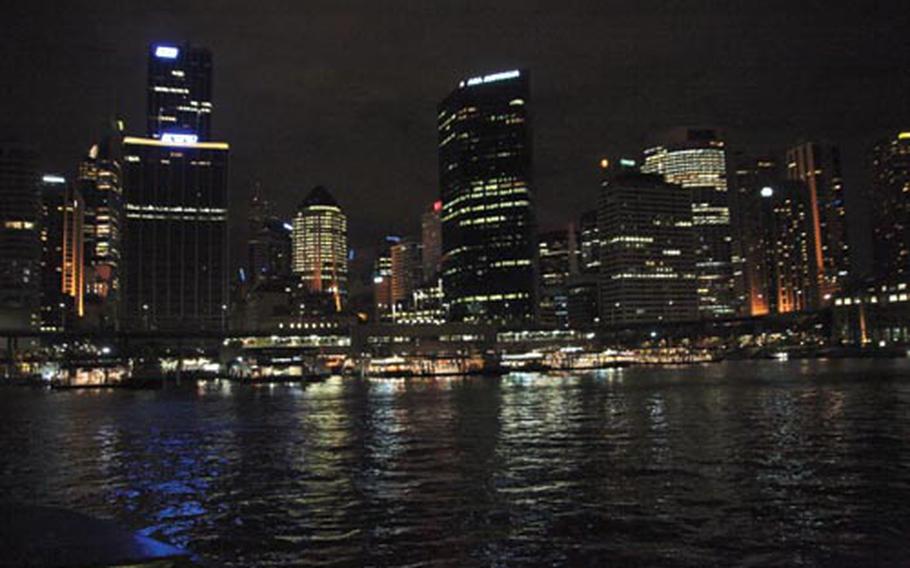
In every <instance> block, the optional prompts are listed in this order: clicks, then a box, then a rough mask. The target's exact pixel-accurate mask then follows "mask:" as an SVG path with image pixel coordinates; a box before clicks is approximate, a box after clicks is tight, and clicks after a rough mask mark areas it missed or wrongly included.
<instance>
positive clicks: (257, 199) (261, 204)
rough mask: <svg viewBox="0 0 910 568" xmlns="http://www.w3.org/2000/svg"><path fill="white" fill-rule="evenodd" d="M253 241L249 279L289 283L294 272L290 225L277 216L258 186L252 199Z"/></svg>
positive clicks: (253, 282)
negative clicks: (292, 270)
mask: <svg viewBox="0 0 910 568" xmlns="http://www.w3.org/2000/svg"><path fill="white" fill-rule="evenodd" d="M249 223H250V240H249V243H248V246H247V253H248V259H247V271H248V273H247V274H246V279H247V281H248V282H249V283H250V285H256V284H258V283H260V282H263V281H272V280H276V281H281V282H286V281H287V279H288V278H289V277H290V275H291V224H290V222H288V221H284V220H282V219H279V218H278V217H276V216H275V215H274V214H273V213H272V210H271V206H270V204H269V202H268V201H266V200H265V199H264V198H263V197H262V195H261V194H260V193H259V189H258V187H257V189H256V192H255V193H254V195H253V199H252V201H251V202H250V217H249Z"/></svg>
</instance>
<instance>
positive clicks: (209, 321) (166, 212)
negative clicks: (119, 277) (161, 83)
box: [123, 137, 228, 330]
mask: <svg viewBox="0 0 910 568" xmlns="http://www.w3.org/2000/svg"><path fill="white" fill-rule="evenodd" d="M123 154H124V156H123V160H124V161H123V176H124V190H125V193H124V197H125V198H126V227H125V230H124V244H125V247H124V248H125V252H126V258H125V266H126V273H125V278H124V280H125V291H126V293H125V306H124V316H125V318H126V323H127V325H128V326H129V327H132V328H133V329H137V328H138V329H184V330H185V329H220V328H221V327H222V326H223V325H224V323H225V321H226V320H225V318H226V317H227V313H226V310H227V303H228V254H227V244H228V243H227V175H228V171H227V165H228V145H227V144H225V143H221V142H196V143H190V142H183V143H176V142H166V141H165V140H154V139H151V138H133V137H126V138H125V139H124V143H123Z"/></svg>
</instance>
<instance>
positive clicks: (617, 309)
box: [598, 166, 698, 325]
mask: <svg viewBox="0 0 910 568" xmlns="http://www.w3.org/2000/svg"><path fill="white" fill-rule="evenodd" d="M692 217H693V210H692V190H691V189H689V188H685V187H680V186H678V185H675V184H670V183H667V182H665V181H664V180H663V179H662V178H661V177H660V176H657V175H648V174H642V173H639V172H637V171H635V170H634V169H633V168H623V167H622V166H618V167H610V168H609V169H607V170H605V176H604V180H603V182H602V185H601V192H600V201H599V207H598V223H599V225H600V234H601V249H600V258H601V263H602V264H601V272H600V286H599V287H600V309H601V322H602V323H604V324H606V325H619V324H630V323H646V322H662V321H663V322H666V321H688V320H694V319H696V318H697V317H698V294H697V290H696V282H697V280H696V270H695V258H696V254H695V241H696V234H695V231H694V230H693V226H692Z"/></svg>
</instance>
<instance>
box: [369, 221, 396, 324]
mask: <svg viewBox="0 0 910 568" xmlns="http://www.w3.org/2000/svg"><path fill="white" fill-rule="evenodd" d="M388 238H389V237H386V239H387V240H386V242H385V243H384V244H383V246H381V247H380V251H379V255H378V256H377V257H376V260H375V261H373V318H374V319H375V320H376V321H384V320H387V319H389V318H391V314H392V252H391V247H390V244H391V243H389V241H388ZM393 238H394V239H396V240H395V242H398V237H393Z"/></svg>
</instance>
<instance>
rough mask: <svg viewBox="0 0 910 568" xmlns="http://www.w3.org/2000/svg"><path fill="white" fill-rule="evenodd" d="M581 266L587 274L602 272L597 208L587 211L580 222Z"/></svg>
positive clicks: (582, 270)
mask: <svg viewBox="0 0 910 568" xmlns="http://www.w3.org/2000/svg"><path fill="white" fill-rule="evenodd" d="M579 229H580V231H579V252H580V257H581V258H580V259H579V260H580V262H579V268H580V270H581V272H583V273H586V274H597V273H598V272H600V232H599V229H598V228H597V209H592V210H590V211H585V212H584V213H582V215H581V222H580V223H579Z"/></svg>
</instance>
